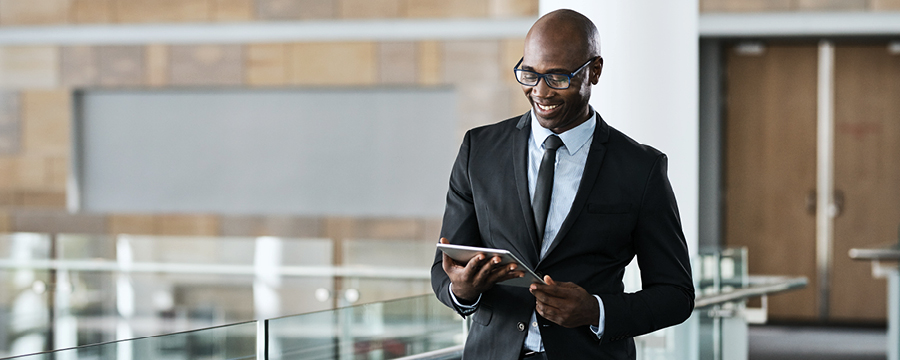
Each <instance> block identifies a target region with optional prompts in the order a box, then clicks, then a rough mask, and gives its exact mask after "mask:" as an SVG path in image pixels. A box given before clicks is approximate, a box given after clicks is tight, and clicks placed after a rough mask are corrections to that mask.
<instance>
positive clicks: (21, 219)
mask: <svg viewBox="0 0 900 360" xmlns="http://www.w3.org/2000/svg"><path fill="white" fill-rule="evenodd" d="M12 225H13V229H12V230H13V231H18V232H41V233H70V234H105V233H106V216H103V215H96V214H69V213H67V212H66V211H64V210H36V209H35V210H30V209H29V210H16V211H14V212H12Z"/></svg>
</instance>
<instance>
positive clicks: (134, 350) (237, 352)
mask: <svg viewBox="0 0 900 360" xmlns="http://www.w3.org/2000/svg"><path fill="white" fill-rule="evenodd" d="M256 328H257V325H256V322H255V321H253V322H246V323H240V324H233V325H228V326H221V327H215V328H207V329H201V330H195V331H189V332H183V333H177V334H170V335H162V336H155V337H145V338H137V339H131V340H122V341H117V342H110V343H104V344H97V345H88V346H81V347H77V348H72V349H65V350H58V351H53V352H48V353H42V354H33V355H26V356H21V357H17V358H16V359H17V360H163V359H165V360H181V359H185V360H186V359H205V360H226V359H228V360H239V359H255V358H256Z"/></svg>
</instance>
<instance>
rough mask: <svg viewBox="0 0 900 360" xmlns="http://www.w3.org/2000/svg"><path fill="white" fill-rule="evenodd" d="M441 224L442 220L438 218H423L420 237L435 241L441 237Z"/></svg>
mask: <svg viewBox="0 0 900 360" xmlns="http://www.w3.org/2000/svg"><path fill="white" fill-rule="evenodd" d="M441 225H442V221H441V219H440V218H434V219H425V225H424V228H423V229H422V231H423V234H422V239H425V240H431V241H432V242H434V243H437V242H438V241H439V240H440V239H441Z"/></svg>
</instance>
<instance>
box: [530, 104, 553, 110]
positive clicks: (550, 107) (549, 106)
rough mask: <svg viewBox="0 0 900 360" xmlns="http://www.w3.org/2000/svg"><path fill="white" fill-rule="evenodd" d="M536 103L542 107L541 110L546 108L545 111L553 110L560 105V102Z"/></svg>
mask: <svg viewBox="0 0 900 360" xmlns="http://www.w3.org/2000/svg"><path fill="white" fill-rule="evenodd" d="M535 105H537V107H538V108H540V109H541V110H544V111H549V110H553V109H556V107H557V106H559V104H557V105H541V104H535Z"/></svg>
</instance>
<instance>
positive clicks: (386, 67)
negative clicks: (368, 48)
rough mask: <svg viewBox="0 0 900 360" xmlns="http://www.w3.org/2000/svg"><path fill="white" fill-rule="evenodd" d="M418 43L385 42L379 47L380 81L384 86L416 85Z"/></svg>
mask: <svg viewBox="0 0 900 360" xmlns="http://www.w3.org/2000/svg"><path fill="white" fill-rule="evenodd" d="M416 55H417V54H416V43H413V42H385V43H380V44H379V45H378V78H379V79H378V80H379V82H381V83H383V84H415V83H416V75H417V74H418V68H417V66H416V60H417V59H416Z"/></svg>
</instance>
